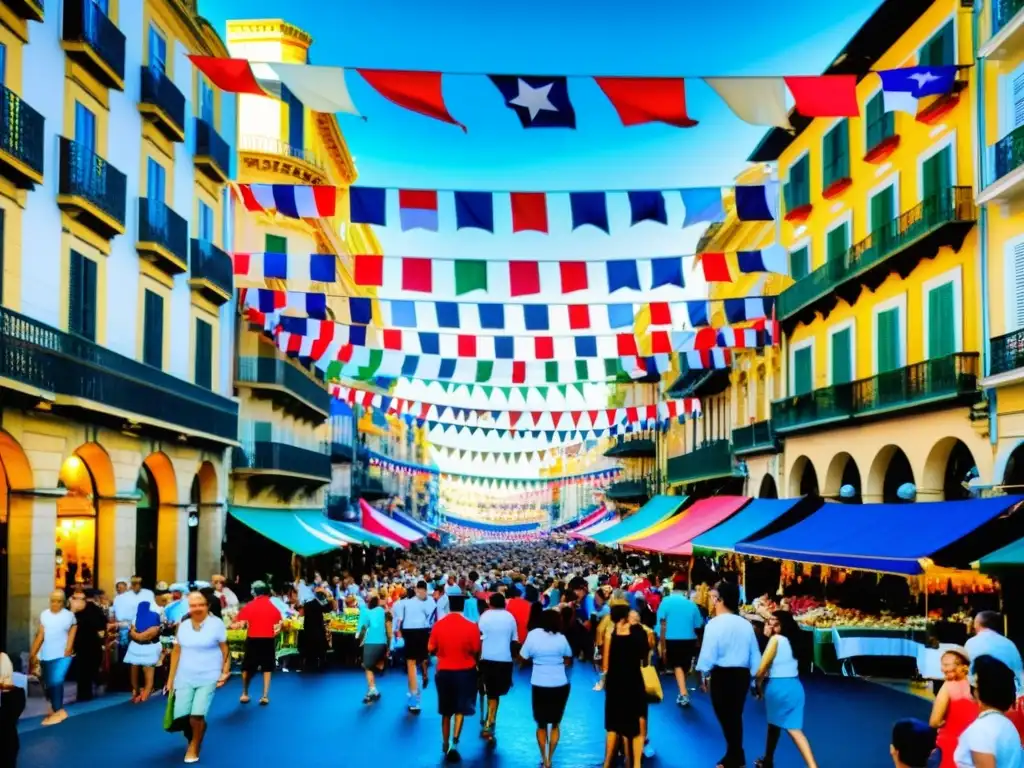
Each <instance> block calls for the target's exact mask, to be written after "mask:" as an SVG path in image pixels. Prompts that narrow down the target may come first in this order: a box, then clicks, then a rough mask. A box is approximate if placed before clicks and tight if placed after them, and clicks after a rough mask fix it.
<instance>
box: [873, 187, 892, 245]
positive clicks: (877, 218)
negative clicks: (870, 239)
mask: <svg viewBox="0 0 1024 768" xmlns="http://www.w3.org/2000/svg"><path fill="white" fill-rule="evenodd" d="M870 210H871V225H870V227H869V229H870V230H871V232H872V233H874V232H878V231H879V230H881V229H888V227H889V224H890V223H891V222H892V220H893V219H895V218H896V187H895V185H893V184H890V185H889V186H888V187H886V188H885V189H883V190H881V191H879V192H877V193H876V194H874V195H872V196H871V205H870Z"/></svg>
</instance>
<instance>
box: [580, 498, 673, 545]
mask: <svg viewBox="0 0 1024 768" xmlns="http://www.w3.org/2000/svg"><path fill="white" fill-rule="evenodd" d="M687 501H689V498H688V497H686V496H655V497H654V498H653V499H651V500H650V501H648V502H647V503H646V504H644V505H643V506H642V507H640V509H638V510H637V511H636V512H634V513H633V514H632V515H630V516H629V517H625V518H622V519H620V520H619V521H618V522H617V523H616V524H615V525H612V526H609V527H608V528H605V529H604V530H602V531H598V532H596V533H591V534H590V535H588V536H587V538H588V539H590V540H591V541H593V542H595V543H597V544H604V545H605V546H606V547H611V546H614V545H616V544H620V543H621V542H622V541H623V540H624V539H628V538H629V537H630V536H635V535H636V534H638V533H641V532H643V531H646V530H647V529H648V528H651V527H652V526H656V525H658V524H659V523H663V522H665V521H667V520H669V518H671V517H672V516H673V515H675V514H676V513H677V512H678V511H679V510H680V509H682V508H683V506H684V505H685V504H686V502H687Z"/></svg>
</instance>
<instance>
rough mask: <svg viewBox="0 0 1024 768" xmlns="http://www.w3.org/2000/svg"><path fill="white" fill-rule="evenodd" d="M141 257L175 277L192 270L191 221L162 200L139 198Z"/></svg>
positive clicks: (138, 245) (137, 247)
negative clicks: (189, 225)
mask: <svg viewBox="0 0 1024 768" xmlns="http://www.w3.org/2000/svg"><path fill="white" fill-rule="evenodd" d="M135 250H136V251H138V252H139V256H140V257H142V258H144V259H146V260H148V261H152V262H153V263H154V264H156V266H157V267H159V268H160V269H161V270H163V271H164V272H166V273H167V274H168V275H171V276H172V277H173V276H174V275H180V274H181V273H182V272H184V271H185V270H187V269H188V222H187V221H186V220H185V219H184V217H182V216H179V215H178V214H177V213H175V212H174V210H173V209H172V208H171V207H170V206H169V205H167V204H166V203H165V202H163V201H162V200H150V199H149V198H147V197H140V198H139V239H138V242H136V243H135Z"/></svg>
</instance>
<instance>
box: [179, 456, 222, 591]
mask: <svg viewBox="0 0 1024 768" xmlns="http://www.w3.org/2000/svg"><path fill="white" fill-rule="evenodd" d="M216 504H217V470H216V469H214V466H213V464H211V463H210V462H208V461H205V462H203V463H202V464H201V465H200V466H199V470H198V471H197V472H196V474H195V475H194V476H193V477H192V486H191V489H190V490H189V506H188V555H187V558H186V567H185V570H186V576H187V577H188V579H189V581H192V580H194V579H198V578H199V573H200V564H202V566H203V567H204V568H205V569H207V570H211V572H212V570H213V569H214V568H216V567H217V563H218V561H219V559H220V544H221V537H220V534H219V516H218V515H216V514H214V512H215V511H216V510H215V508H216ZM205 575H206V576H207V577H208V576H209V575H210V574H205Z"/></svg>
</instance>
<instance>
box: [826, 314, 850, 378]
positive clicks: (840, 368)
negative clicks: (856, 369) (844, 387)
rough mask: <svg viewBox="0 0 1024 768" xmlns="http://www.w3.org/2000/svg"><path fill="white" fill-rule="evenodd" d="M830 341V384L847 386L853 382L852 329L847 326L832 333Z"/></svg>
mask: <svg viewBox="0 0 1024 768" xmlns="http://www.w3.org/2000/svg"><path fill="white" fill-rule="evenodd" d="M831 341H832V350H831V353H832V371H831V374H832V381H831V384H832V385H833V386H834V385H836V384H847V383H849V382H851V381H853V327H852V326H849V325H848V326H846V327H845V328H840V329H839V330H836V331H833V332H832V338H831Z"/></svg>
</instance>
